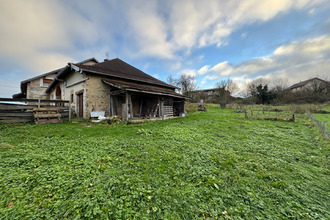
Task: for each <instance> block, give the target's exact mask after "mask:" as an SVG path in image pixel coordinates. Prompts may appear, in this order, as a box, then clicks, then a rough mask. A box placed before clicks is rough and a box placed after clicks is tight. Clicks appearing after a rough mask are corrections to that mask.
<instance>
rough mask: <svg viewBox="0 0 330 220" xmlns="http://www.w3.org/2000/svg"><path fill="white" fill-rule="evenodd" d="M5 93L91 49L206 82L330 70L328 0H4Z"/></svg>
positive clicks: (0, 84) (0, 50)
mask: <svg viewBox="0 0 330 220" xmlns="http://www.w3.org/2000/svg"><path fill="white" fill-rule="evenodd" d="M0 3H1V7H0V39H1V41H0V97H11V95H12V94H14V93H18V92H20V88H19V86H20V81H22V80H25V79H28V78H31V77H34V76H37V75H40V74H43V73H46V72H49V71H51V70H54V69H57V68H60V67H63V66H65V65H66V64H67V63H68V62H79V61H82V60H85V59H87V58H90V57H95V58H96V59H98V60H99V61H102V60H103V59H104V58H106V54H108V58H116V57H118V58H120V59H122V60H124V61H126V62H128V63H129V64H131V65H133V66H135V67H137V68H139V69H141V70H143V71H145V72H146V73H148V74H150V75H152V76H154V77H157V78H158V79H160V80H163V81H166V79H167V77H168V76H169V75H172V76H173V77H178V76H179V75H180V74H182V73H186V74H191V75H194V76H195V77H196V84H197V85H198V86H199V88H200V89H205V88H212V87H214V86H215V84H216V83H217V82H219V81H221V80H223V79H227V78H231V79H233V80H234V81H235V82H236V83H238V84H239V86H240V89H241V90H244V85H245V84H246V83H247V82H249V81H250V80H254V79H256V78H258V77H264V78H266V79H268V80H269V81H270V82H271V83H272V82H275V81H277V80H284V81H286V82H287V83H288V84H289V85H290V84H293V83H296V82H299V81H301V80H306V79H309V78H312V77H315V76H318V77H322V78H328V79H329V77H330V1H329V0H314V1H313V0H263V1H260V0H245V1H243V0H241V1H239V0H230V1H227V0H203V1H200V0H187V1H184V0H167V1H165V0H163V1H162V0H159V1H156V0H155V1H147V0H135V1H127V0H99V1H91V0H90V1H87V0H71V1H64V0H59V1H56V0H52V1H51V0H44V1H40V0H29V1H26V0H24V1H23V0H15V1H12V0H0Z"/></svg>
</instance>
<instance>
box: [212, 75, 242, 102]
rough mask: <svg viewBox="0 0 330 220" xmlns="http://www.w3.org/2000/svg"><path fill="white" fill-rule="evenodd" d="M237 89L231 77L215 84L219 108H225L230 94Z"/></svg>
mask: <svg viewBox="0 0 330 220" xmlns="http://www.w3.org/2000/svg"><path fill="white" fill-rule="evenodd" d="M237 90H238V86H237V84H236V83H235V82H234V81H233V80H232V79H226V80H221V81H220V82H218V83H217V84H216V96H217V97H218V98H219V101H220V106H221V108H225V107H226V104H227V102H228V101H229V99H230V97H231V95H232V94H233V93H235V92H236V91H237Z"/></svg>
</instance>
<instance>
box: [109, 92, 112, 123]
mask: <svg viewBox="0 0 330 220" xmlns="http://www.w3.org/2000/svg"><path fill="white" fill-rule="evenodd" d="M110 116H112V111H111V88H109V117H110Z"/></svg>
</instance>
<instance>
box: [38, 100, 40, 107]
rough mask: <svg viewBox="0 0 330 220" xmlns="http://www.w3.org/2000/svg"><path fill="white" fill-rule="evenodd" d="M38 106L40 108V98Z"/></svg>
mask: <svg viewBox="0 0 330 220" xmlns="http://www.w3.org/2000/svg"><path fill="white" fill-rule="evenodd" d="M38 108H40V99H38Z"/></svg>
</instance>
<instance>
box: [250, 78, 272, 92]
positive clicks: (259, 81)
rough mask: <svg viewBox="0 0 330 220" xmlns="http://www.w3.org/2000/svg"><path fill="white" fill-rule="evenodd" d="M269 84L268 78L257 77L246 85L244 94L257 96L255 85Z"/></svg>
mask: <svg viewBox="0 0 330 220" xmlns="http://www.w3.org/2000/svg"><path fill="white" fill-rule="evenodd" d="M267 84H269V82H268V80H267V79H265V78H258V79H255V80H253V81H251V82H249V83H248V84H247V85H246V96H247V97H256V96H257V87H258V86H259V85H262V86H265V85H267Z"/></svg>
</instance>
